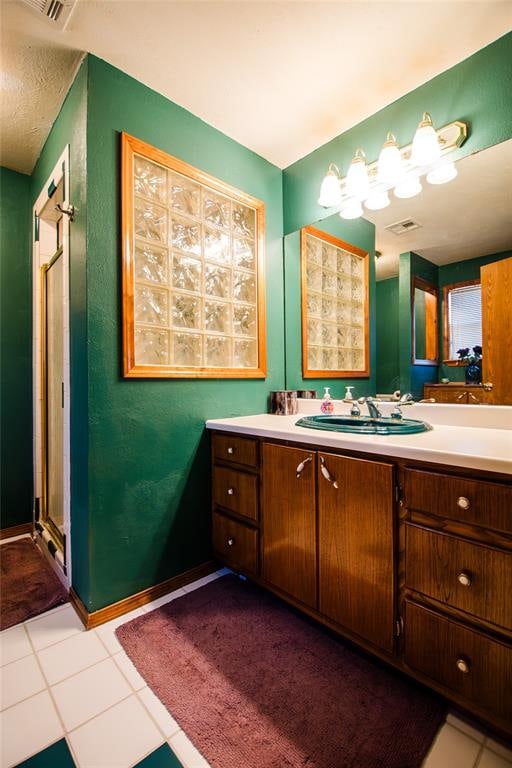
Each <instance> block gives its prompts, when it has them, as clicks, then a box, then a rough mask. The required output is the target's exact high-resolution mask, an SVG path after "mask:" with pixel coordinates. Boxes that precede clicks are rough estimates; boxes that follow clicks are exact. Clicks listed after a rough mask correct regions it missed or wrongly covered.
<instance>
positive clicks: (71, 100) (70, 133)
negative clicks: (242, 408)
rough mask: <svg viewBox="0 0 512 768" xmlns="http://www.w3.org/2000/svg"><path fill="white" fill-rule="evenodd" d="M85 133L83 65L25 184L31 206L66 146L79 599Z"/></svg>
mask: <svg viewBox="0 0 512 768" xmlns="http://www.w3.org/2000/svg"><path fill="white" fill-rule="evenodd" d="M86 127H87V60H85V61H84V62H83V64H82V66H81V67H80V70H79V72H78V74H77V76H76V78H75V80H74V82H73V85H72V86H71V89H70V90H69V92H68V95H67V96H66V99H65V101H64V104H63V105H62V108H61V110H60V113H59V115H58V117H57V120H56V121H55V123H54V124H53V127H52V130H51V131H50V134H49V136H48V139H47V141H46V143H45V145H44V147H43V150H42V152H41V155H40V157H39V159H38V161H37V163H36V167H35V168H34V171H33V173H32V178H31V201H32V203H34V202H35V201H36V199H37V197H38V195H39V193H40V192H41V189H42V188H43V186H44V185H45V184H46V181H47V179H48V178H49V176H50V174H51V173H52V170H53V168H54V166H55V164H56V163H57V161H58V159H59V157H60V156H61V154H62V152H63V151H64V149H65V147H66V144H69V146H70V162H69V166H70V200H71V202H72V203H73V205H74V206H75V219H74V221H73V223H72V224H71V227H70V264H69V291H70V295H69V301H70V366H71V369H70V375H71V457H70V458H71V529H72V535H71V547H72V551H71V559H72V574H73V576H72V578H73V587H74V589H75V591H76V592H77V594H78V595H79V596H80V597H81V598H82V599H85V597H86V595H87V593H88V588H89V564H90V563H89V550H90V549H91V548H92V547H93V543H92V542H91V541H89V528H88V509H87V441H88V421H87V419H88V414H87V408H88V406H87V377H88V360H87V349H88V348H87V335H86V311H87V298H88V297H87V285H86V199H87V197H86V196H87V168H86Z"/></svg>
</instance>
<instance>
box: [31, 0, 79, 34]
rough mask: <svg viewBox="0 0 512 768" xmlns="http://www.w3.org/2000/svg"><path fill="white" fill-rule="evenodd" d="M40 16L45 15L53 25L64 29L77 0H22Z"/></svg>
mask: <svg viewBox="0 0 512 768" xmlns="http://www.w3.org/2000/svg"><path fill="white" fill-rule="evenodd" d="M20 2H21V3H22V5H25V6H26V7H27V8H30V10H31V11H33V12H34V13H37V15H38V16H39V17H41V16H44V17H45V19H47V20H48V21H49V22H50V23H51V24H52V26H55V27H56V28H57V29H64V28H65V26H66V24H67V22H68V21H69V17H70V16H71V12H72V11H73V8H74V7H75V5H76V2H77V0H20Z"/></svg>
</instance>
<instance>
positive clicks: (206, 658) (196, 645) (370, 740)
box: [116, 575, 445, 768]
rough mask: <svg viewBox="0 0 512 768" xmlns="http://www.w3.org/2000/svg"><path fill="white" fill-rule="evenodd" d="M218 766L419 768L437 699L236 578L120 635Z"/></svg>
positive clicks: (441, 711)
mask: <svg viewBox="0 0 512 768" xmlns="http://www.w3.org/2000/svg"><path fill="white" fill-rule="evenodd" d="M116 634H117V637H118V638H119V641H120V642H121V644H122V645H123V647H124V649H125V650H126V652H127V653H128V655H129V657H130V658H131V659H132V661H133V663H134V664H135V666H136V667H137V669H138V671H139V672H140V673H141V675H142V676H143V677H144V678H145V679H146V681H147V683H148V685H149V686H150V687H151V688H152V689H153V691H154V692H155V693H156V695H157V696H158V698H159V699H160V700H161V701H162V702H163V703H164V704H165V706H166V707H167V709H168V710H169V712H171V714H172V715H173V717H174V718H175V719H176V720H177V721H178V723H179V724H180V725H181V727H182V728H183V730H184V731H185V733H186V734H187V735H188V736H189V738H190V739H191V741H192V742H193V744H194V745H195V746H196V747H197V749H198V750H199V751H200V752H201V753H202V754H203V755H204V757H205V758H206V760H207V761H208V762H209V763H210V765H211V766H213V768H299V766H300V767H301V768H419V766H420V765H421V762H422V759H423V758H424V756H425V754H426V753H427V751H428V749H429V747H430V745H431V743H432V741H433V739H434V736H435V734H436V732H437V730H438V728H439V726H440V725H441V723H442V722H443V719H444V717H445V707H444V704H443V703H442V702H441V701H440V700H439V699H438V698H437V697H435V696H434V695H433V694H432V695H431V694H429V693H427V692H426V691H425V690H423V689H420V688H419V687H417V686H416V685H415V684H414V683H413V682H410V681H408V680H406V679H405V678H403V677H402V676H400V675H398V674H395V673H394V672H392V671H388V670H387V669H385V668H384V667H382V666H381V665H380V664H378V663H376V662H373V661H371V660H370V659H368V658H367V657H366V656H364V655H363V654H359V653H358V652H356V651H354V650H353V649H352V648H349V647H348V646H347V645H346V644H345V643H343V642H341V641H339V640H338V639H336V638H335V637H333V636H332V635H331V634H330V633H329V632H328V631H326V630H323V629H322V628H321V627H319V626H317V625H316V624H314V623H313V622H311V621H309V620H308V619H306V618H304V617H302V616H300V615H299V614H297V613H296V612H295V611H293V610H292V609H290V608H289V607H287V606H286V605H285V604H284V603H282V602H281V601H279V600H277V599H276V598H274V597H273V596H272V595H270V594H268V593H267V592H265V591H263V590H261V589H259V588H258V587H257V586H255V585H253V584H251V583H249V582H243V581H240V580H239V579H237V578H236V577H235V576H231V575H229V576H224V577H223V578H221V579H217V580H216V581H213V582H211V583H209V584H207V585H206V586H205V587H202V588H200V589H197V590H195V591H194V592H191V593H189V594H187V595H186V596H184V597H182V598H179V599H177V600H175V601H173V602H171V603H169V604H167V605H165V606H163V607H161V608H159V609H157V610H155V611H152V612H151V613H148V614H146V615H144V616H141V617H139V618H137V619H134V620H133V621H131V622H129V623H128V624H125V625H124V626H122V627H120V628H119V629H118V630H117V631H116Z"/></svg>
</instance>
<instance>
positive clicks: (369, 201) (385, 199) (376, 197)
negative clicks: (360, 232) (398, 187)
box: [364, 188, 389, 211]
mask: <svg viewBox="0 0 512 768" xmlns="http://www.w3.org/2000/svg"><path fill="white" fill-rule="evenodd" d="M388 205H389V195H388V193H387V190H386V189H378V188H375V189H373V190H372V191H371V192H370V194H369V195H368V197H367V198H366V200H365V201H364V206H365V208H368V210H369V211H381V210H382V209H383V208H387V207H388Z"/></svg>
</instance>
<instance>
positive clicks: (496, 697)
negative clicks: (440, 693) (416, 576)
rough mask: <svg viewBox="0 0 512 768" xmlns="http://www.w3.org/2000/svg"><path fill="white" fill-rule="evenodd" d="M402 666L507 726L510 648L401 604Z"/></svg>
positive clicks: (511, 714) (511, 711) (511, 708)
mask: <svg viewBox="0 0 512 768" xmlns="http://www.w3.org/2000/svg"><path fill="white" fill-rule="evenodd" d="M405 663H406V664H407V665H408V666H409V667H411V668H412V669H414V670H417V671H418V672H422V673H423V674H425V675H427V676H428V677H430V678H431V679H432V680H435V681H436V682H438V683H440V684H441V685H443V686H445V687H446V688H447V689H449V690H450V691H453V692H455V693H457V694H459V695H460V696H463V697H464V698H465V699H467V700H468V701H470V702H473V703H474V704H475V705H476V706H477V707H479V708H480V709H481V710H487V711H488V712H490V713H492V714H494V715H496V716H497V717H499V718H500V719H502V720H503V721H504V723H508V727H509V728H510V723H511V721H512V696H511V695H510V691H512V648H511V647H510V646H509V645H505V644H504V643H500V642H498V641H496V640H493V639H491V638H490V637H488V636H487V635H484V634H483V633H480V632H475V631H473V630H470V629H467V628H466V627H464V626H463V625H461V624H459V623H458V622H456V621H452V620H450V619H446V618H445V617H443V616H440V615H438V614H436V613H434V612H433V611H430V610H427V609H424V608H420V607H419V606H418V605H416V604H414V603H411V602H407V603H406V607H405Z"/></svg>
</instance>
